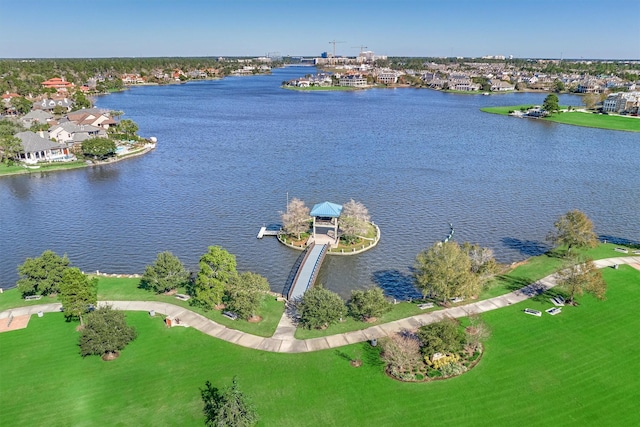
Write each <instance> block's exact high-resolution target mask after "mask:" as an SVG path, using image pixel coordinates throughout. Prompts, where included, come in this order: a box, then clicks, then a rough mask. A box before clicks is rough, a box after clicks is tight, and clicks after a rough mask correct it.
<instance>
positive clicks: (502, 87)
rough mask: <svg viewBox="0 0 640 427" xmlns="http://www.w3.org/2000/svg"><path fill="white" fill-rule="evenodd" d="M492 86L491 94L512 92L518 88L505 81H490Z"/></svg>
mask: <svg viewBox="0 0 640 427" xmlns="http://www.w3.org/2000/svg"><path fill="white" fill-rule="evenodd" d="M489 83H490V84H491V92H507V91H510V90H515V89H516V87H515V86H514V85H512V84H511V83H509V82H505V81H504V80H496V79H493V80H489Z"/></svg>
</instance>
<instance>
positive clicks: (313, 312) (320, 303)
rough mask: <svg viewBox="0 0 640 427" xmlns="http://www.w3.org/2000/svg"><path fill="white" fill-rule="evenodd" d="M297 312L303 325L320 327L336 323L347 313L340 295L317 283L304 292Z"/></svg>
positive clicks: (310, 327)
mask: <svg viewBox="0 0 640 427" xmlns="http://www.w3.org/2000/svg"><path fill="white" fill-rule="evenodd" d="M298 313H299V314H300V323H301V324H302V325H303V326H304V327H306V328H309V329H312V328H313V329H322V328H326V327H328V326H329V325H332V324H334V323H338V322H339V321H340V319H342V318H343V317H344V316H345V315H346V314H347V307H346V305H345V304H344V301H343V300H342V298H340V295H338V294H336V293H335V292H331V291H330V290H328V289H325V288H324V287H323V286H322V285H317V286H314V287H312V288H311V289H309V290H307V291H306V292H305V293H304V295H303V296H302V299H301V301H300V302H299V303H298Z"/></svg>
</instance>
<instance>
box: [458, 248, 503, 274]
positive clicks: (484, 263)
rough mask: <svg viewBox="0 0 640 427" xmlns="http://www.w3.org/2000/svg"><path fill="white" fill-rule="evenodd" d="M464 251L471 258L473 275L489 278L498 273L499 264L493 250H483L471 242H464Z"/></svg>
mask: <svg viewBox="0 0 640 427" xmlns="http://www.w3.org/2000/svg"><path fill="white" fill-rule="evenodd" d="M462 250H463V251H464V252H466V254H467V255H468V256H469V261H471V272H472V273H475V274H477V275H479V276H480V277H484V278H487V277H489V276H491V275H493V274H495V273H496V272H497V271H498V264H497V263H496V260H495V258H494V257H493V250H492V249H490V248H483V247H482V246H480V245H478V244H473V245H472V244H471V243H469V242H464V243H463V244H462Z"/></svg>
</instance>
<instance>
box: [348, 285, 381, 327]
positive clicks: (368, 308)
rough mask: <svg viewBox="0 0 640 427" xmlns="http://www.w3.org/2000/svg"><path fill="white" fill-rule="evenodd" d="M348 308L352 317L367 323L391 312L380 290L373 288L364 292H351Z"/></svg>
mask: <svg viewBox="0 0 640 427" xmlns="http://www.w3.org/2000/svg"><path fill="white" fill-rule="evenodd" d="M348 307H349V314H350V315H351V316H352V317H354V318H356V319H358V320H365V321H367V320H370V319H373V318H377V317H380V316H382V315H383V314H384V313H386V312H388V311H389V310H391V307H392V304H391V303H390V302H389V301H387V299H386V298H385V296H384V293H383V292H382V289H380V288H379V287H377V286H375V287H372V288H369V289H366V290H360V289H357V290H353V291H351V299H350V300H349V304H348Z"/></svg>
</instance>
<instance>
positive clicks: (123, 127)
mask: <svg viewBox="0 0 640 427" xmlns="http://www.w3.org/2000/svg"><path fill="white" fill-rule="evenodd" d="M117 127H118V129H119V130H120V132H122V133H123V134H124V135H125V136H126V137H127V138H129V139H135V136H136V132H138V125H137V124H136V123H135V122H134V121H133V120H130V119H124V120H121V121H120V123H118V125H117Z"/></svg>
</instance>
